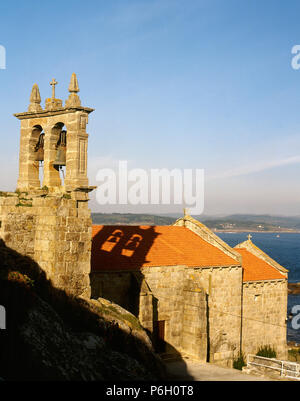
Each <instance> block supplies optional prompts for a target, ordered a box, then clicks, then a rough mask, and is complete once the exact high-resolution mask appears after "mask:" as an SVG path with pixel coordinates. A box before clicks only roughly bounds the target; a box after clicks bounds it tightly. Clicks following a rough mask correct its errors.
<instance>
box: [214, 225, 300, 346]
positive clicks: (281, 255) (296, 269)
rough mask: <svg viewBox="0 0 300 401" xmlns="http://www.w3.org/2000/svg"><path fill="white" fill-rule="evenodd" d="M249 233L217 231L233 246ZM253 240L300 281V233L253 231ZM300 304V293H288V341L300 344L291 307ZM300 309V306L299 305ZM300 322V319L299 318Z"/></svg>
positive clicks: (290, 279) (292, 280)
mask: <svg viewBox="0 0 300 401" xmlns="http://www.w3.org/2000/svg"><path fill="white" fill-rule="evenodd" d="M248 234H249V232H247V233H241V232H239V233H234V232H232V233H231V232H226V233H217V235H218V236H219V237H220V238H221V239H222V240H223V241H225V242H226V243H227V244H228V245H230V246H231V247H234V246H235V245H237V244H239V243H240V242H243V241H245V240H247V237H248ZM251 235H252V238H251V241H252V242H253V243H254V244H255V245H256V246H258V247H259V248H260V249H261V250H263V251H264V252H265V253H267V254H268V255H269V256H271V258H273V259H275V260H276V261H277V262H278V263H279V264H280V265H282V266H283V267H285V268H286V269H288V270H289V274H288V281H289V282H291V283H295V282H300V233H270V232H267V233H251ZM294 305H300V295H288V308H287V309H288V310H287V318H288V323H287V341H291V342H295V343H297V344H298V345H300V328H299V329H298V330H295V329H293V328H292V325H291V322H292V320H291V309H292V307H293V306H294ZM299 309H300V306H299ZM299 322H300V319H299Z"/></svg>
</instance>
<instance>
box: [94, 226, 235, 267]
mask: <svg viewBox="0 0 300 401" xmlns="http://www.w3.org/2000/svg"><path fill="white" fill-rule="evenodd" d="M92 236H93V240H92V258H91V264H92V266H91V267H92V271H94V272H95V271H113V270H114V271H119V270H133V271H136V270H139V269H140V268H141V267H145V266H178V265H184V266H190V267H208V266H212V267H213V266H236V265H239V263H238V262H237V261H236V260H234V259H233V258H231V257H230V256H228V255H226V254H225V253H224V252H222V251H221V250H220V249H218V248H217V247H215V246H213V245H211V244H209V243H208V242H206V241H204V240H203V239H202V238H201V237H199V236H198V235H197V234H195V233H193V232H192V231H191V230H189V229H188V228H186V227H179V226H100V225H99V226H93V234H92Z"/></svg>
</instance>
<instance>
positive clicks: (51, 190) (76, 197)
mask: <svg viewBox="0 0 300 401" xmlns="http://www.w3.org/2000/svg"><path fill="white" fill-rule="evenodd" d="M50 85H51V86H52V97H51V98H48V99H46V101H45V108H44V109H43V108H42V106H41V96H40V92H39V88H38V86H37V84H34V85H33V88H32V92H31V96H30V104H29V107H28V110H27V111H26V112H23V113H18V114H15V116H16V117H17V118H18V119H19V120H20V121H21V137H20V157H19V178H18V184H17V190H16V192H10V193H3V192H1V191H0V221H1V224H0V238H2V239H3V240H4V241H5V243H6V245H7V246H8V247H10V248H12V249H14V250H16V251H17V252H19V253H21V254H23V255H27V256H30V257H31V258H33V259H34V260H35V261H36V262H37V263H38V264H39V266H40V267H41V268H42V269H43V270H44V271H45V273H46V275H47V277H48V278H49V279H51V282H52V284H53V286H54V287H56V288H59V289H62V290H65V291H66V292H68V293H71V294H73V295H75V296H80V295H81V296H87V297H89V296H90V292H91V291H90V278H89V274H90V257H91V242H92V220H91V211H90V209H89V208H88V200H89V197H88V193H89V192H90V191H91V190H92V189H94V188H95V187H89V185H88V178H87V145H88V134H87V132H86V126H87V123H88V116H89V114H90V113H91V112H92V111H93V109H91V108H88V107H83V106H81V101H80V98H79V96H78V92H79V87H78V81H77V77H76V75H75V74H73V75H72V77H71V83H70V85H69V92H70V94H69V97H68V99H67V100H66V102H65V106H63V102H62V100H60V99H57V98H56V97H55V86H56V85H57V82H56V81H55V80H54V79H53V80H52V81H51V82H50ZM40 164H41V166H42V168H43V178H42V180H40V175H41V174H40V171H39V170H40ZM62 168H63V169H64V170H63V171H64V172H65V177H64V180H62V178H61V174H60V170H61V169H62ZM41 181H42V182H41Z"/></svg>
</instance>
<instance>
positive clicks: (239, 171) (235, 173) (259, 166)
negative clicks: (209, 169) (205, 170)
mask: <svg viewBox="0 0 300 401" xmlns="http://www.w3.org/2000/svg"><path fill="white" fill-rule="evenodd" d="M298 163H300V156H291V157H287V158H284V159H280V160H271V161H261V162H255V163H253V164H251V165H249V166H242V167H238V168H235V169H231V170H225V171H223V172H221V173H218V174H215V175H208V176H207V178H206V179H207V180H216V179H222V178H232V177H239V176H241V175H247V174H253V173H259V172H261V171H264V170H268V169H271V168H275V167H281V166H287V165H290V164H298Z"/></svg>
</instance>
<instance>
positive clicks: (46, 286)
mask: <svg viewBox="0 0 300 401" xmlns="http://www.w3.org/2000/svg"><path fill="white" fill-rule="evenodd" d="M0 305H3V306H4V307H5V309H6V316H7V322H6V330H0V377H2V378H4V379H6V380H116V377H117V378H118V379H119V380H149V379H150V380H156V379H161V378H165V371H164V368H163V365H162V363H161V360H160V359H159V358H158V357H157V356H156V355H155V354H154V353H153V352H152V350H151V347H150V348H149V344H148V345H147V344H145V342H144V341H143V340H142V339H139V337H138V336H133V335H132V333H131V332H128V331H124V330H123V329H121V328H120V327H119V326H118V324H116V323H115V322H114V321H110V320H107V319H105V316H103V315H101V314H99V311H98V313H97V312H96V311H94V310H91V308H90V307H89V305H88V304H87V302H85V301H84V300H82V299H79V298H75V297H73V296H71V295H69V294H67V293H66V292H65V291H63V290H60V289H57V288H54V287H53V286H52V284H51V281H50V280H48V279H47V278H46V275H45V272H44V271H43V270H42V269H41V268H40V266H39V265H38V264H37V263H36V262H35V261H34V260H32V259H31V258H30V257H27V256H23V255H21V254H19V253H18V252H16V251H14V250H12V249H10V248H8V247H7V246H6V245H5V243H4V241H3V240H0Z"/></svg>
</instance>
